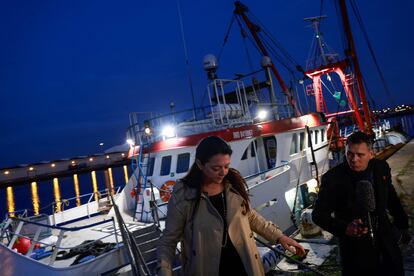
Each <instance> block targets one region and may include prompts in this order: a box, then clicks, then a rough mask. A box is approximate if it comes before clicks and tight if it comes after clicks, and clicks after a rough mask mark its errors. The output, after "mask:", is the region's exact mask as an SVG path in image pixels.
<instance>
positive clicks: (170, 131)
mask: <svg viewBox="0 0 414 276" xmlns="http://www.w3.org/2000/svg"><path fill="white" fill-rule="evenodd" d="M161 135H163V136H165V137H166V138H172V137H174V136H175V128H174V127H172V126H165V127H164V129H163V130H162V132H161Z"/></svg>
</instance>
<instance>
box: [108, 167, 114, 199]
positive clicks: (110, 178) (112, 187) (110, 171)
mask: <svg viewBox="0 0 414 276" xmlns="http://www.w3.org/2000/svg"><path fill="white" fill-rule="evenodd" d="M108 176H109V186H110V187H111V191H112V194H113V193H114V179H113V177H112V169H111V168H108Z"/></svg>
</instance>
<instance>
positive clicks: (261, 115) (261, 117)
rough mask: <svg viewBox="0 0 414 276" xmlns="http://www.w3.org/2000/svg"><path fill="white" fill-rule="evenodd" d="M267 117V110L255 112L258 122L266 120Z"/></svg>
mask: <svg viewBox="0 0 414 276" xmlns="http://www.w3.org/2000/svg"><path fill="white" fill-rule="evenodd" d="M267 115H268V112H267V110H264V109H262V110H259V111H258V112H257V119H259V120H260V121H263V120H265V119H266V118H267Z"/></svg>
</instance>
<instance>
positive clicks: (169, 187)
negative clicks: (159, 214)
mask: <svg viewBox="0 0 414 276" xmlns="http://www.w3.org/2000/svg"><path fill="white" fill-rule="evenodd" d="M174 185H175V181H174V180H167V181H165V183H164V184H162V186H161V188H160V197H161V199H162V201H164V202H168V200H170V197H171V194H172V191H173V187H174Z"/></svg>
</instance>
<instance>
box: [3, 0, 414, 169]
mask: <svg viewBox="0 0 414 276" xmlns="http://www.w3.org/2000/svg"><path fill="white" fill-rule="evenodd" d="M322 2H323V3H324V5H323V9H322V14H324V15H327V16H328V19H326V20H325V21H324V22H323V23H322V25H321V29H322V31H323V33H324V37H325V41H326V42H327V43H328V44H329V45H330V47H331V48H333V49H334V50H336V52H338V53H339V54H340V55H341V56H343V47H342V41H341V36H340V32H341V29H340V26H339V24H338V23H339V19H338V16H337V13H336V10H335V6H334V5H333V2H334V1H322ZM356 2H358V5H359V6H358V7H359V11H360V13H361V15H362V19H363V22H364V24H365V27H366V29H367V32H368V34H369V37H370V40H371V43H372V46H373V47H374V50H375V52H376V55H377V58H378V62H379V65H380V66H381V68H382V70H383V73H384V76H385V79H386V81H387V83H388V86H389V88H390V92H391V93H392V98H393V101H394V103H395V104H403V103H405V104H414V96H413V91H412V87H413V83H412V79H413V78H412V68H413V61H414V53H413V52H414V39H413V35H414V31H413V15H414V1H411V0H382V1H376V0H364V1H356ZM243 3H244V4H246V5H247V6H248V7H249V8H250V11H251V12H252V13H253V14H254V15H255V16H256V17H258V18H259V19H260V21H261V22H262V23H263V24H264V25H265V26H266V27H267V29H268V30H270V31H271V33H272V34H273V36H274V37H275V38H276V39H277V40H278V41H279V42H280V43H281V44H282V45H283V47H284V48H285V49H286V50H287V51H288V52H289V53H290V55H291V56H293V57H294V59H295V60H297V61H298V62H299V63H300V64H301V65H302V66H304V65H305V61H306V58H307V56H308V52H309V47H310V45H311V41H312V35H313V31H312V29H311V28H309V27H308V26H307V25H308V24H307V23H305V22H304V21H303V18H305V17H312V16H318V15H320V10H321V1H316V0H290V1H280V0H279V1H277V0H276V1H275V0H263V1H253V0H246V1H243ZM180 5H181V13H182V19H183V23H184V32H185V37H186V42H187V48H188V53H189V61H190V63H191V68H192V70H191V72H192V79H193V83H194V91H195V96H196V104H197V105H201V104H207V102H204V103H202V102H201V99H202V98H203V97H202V96H203V94H204V91H205V86H206V84H207V79H206V74H205V72H204V71H203V68H202V59H203V57H204V55H206V54H209V53H213V54H218V52H219V50H220V48H221V44H222V42H223V39H224V35H225V33H226V30H227V28H228V25H229V23H230V20H231V17H232V12H233V9H234V6H233V2H232V1H224V0H221V1H219V0H211V1H190V0H180ZM350 16H351V20H352V24H353V27H354V34H355V40H356V44H357V50H358V54H359V57H360V62H361V66H362V70H363V74H364V77H365V80H366V83H367V84H368V88H369V90H370V91H371V94H372V97H373V98H374V99H375V103H376V105H377V106H379V107H383V106H389V105H390V104H391V103H392V102H391V100H390V99H389V97H387V95H386V94H385V92H384V89H383V87H382V86H381V84H380V81H379V77H378V74H377V73H376V71H375V67H374V65H373V62H372V59H371V58H370V56H369V55H368V51H367V46H366V43H365V41H364V39H363V37H362V35H361V31H360V30H359V29H358V28H357V25H356V24H355V23H356V21H355V17H354V15H353V14H352V12H351V11H350ZM0 36H1V38H2V39H1V43H0V93H1V94H0V95H1V101H0V104H1V106H0V108H1V116H0V126H1V136H0V167H10V166H14V165H17V164H23V163H34V162H39V161H43V160H56V159H61V158H69V157H74V156H79V155H88V154H93V153H98V152H101V151H102V150H103V149H106V148H109V147H112V146H115V145H118V144H122V143H124V142H125V130H126V128H127V127H128V124H129V122H128V114H129V112H133V111H140V112H144V111H155V112H166V111H168V110H169V103H170V102H171V101H173V102H174V103H175V106H176V110H180V109H187V108H190V107H191V105H192V103H191V100H190V99H191V96H190V89H189V85H188V77H187V73H186V66H185V58H184V51H183V43H182V40H181V33H180V24H179V17H178V13H177V1H175V0H174V1H165V0H164V1H136V0H135V1H129V0H128V1H106V0H104V1H102V0H99V1H78V0H73V1H56V0H53V1H50V0H45V1H2V4H1V8H0ZM240 37H241V36H240V30H239V29H238V26H237V25H236V24H234V25H233V28H232V32H231V34H230V37H229V41H228V45H226V47H225V48H224V51H223V55H222V58H221V59H220V68H219V71H218V75H219V76H220V77H228V78H232V77H234V73H240V72H243V73H246V72H248V71H249V70H248V66H247V61H246V55H245V51H244V49H243V43H242V40H241V38H240ZM250 52H251V53H252V57H253V58H254V59H253V60H252V62H253V63H254V64H255V68H256V69H259V68H260V67H259V64H260V57H259V55H257V54H256V53H254V51H253V48H250ZM276 66H278V65H277V64H276ZM281 71H282V74H283V76H284V77H286V81H287V82H288V79H287V74H284V73H283V69H281ZM277 92H280V89H278V90H277ZM101 142H103V143H104V146H103V147H100V146H99V143H101Z"/></svg>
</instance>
